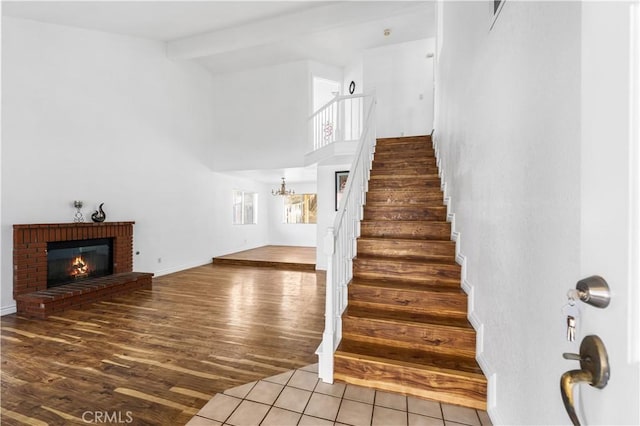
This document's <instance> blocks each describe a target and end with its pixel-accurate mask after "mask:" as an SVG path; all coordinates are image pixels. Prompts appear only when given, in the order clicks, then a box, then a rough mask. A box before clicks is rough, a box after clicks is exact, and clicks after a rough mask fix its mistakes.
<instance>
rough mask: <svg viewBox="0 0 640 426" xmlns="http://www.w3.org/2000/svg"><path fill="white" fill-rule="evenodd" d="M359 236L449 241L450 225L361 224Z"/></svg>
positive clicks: (409, 223)
mask: <svg viewBox="0 0 640 426" xmlns="http://www.w3.org/2000/svg"><path fill="white" fill-rule="evenodd" d="M360 235H361V236H363V237H374V238H424V239H430V240H449V239H450V238H451V224H450V223H429V222H416V223H412V222H389V221H387V222H384V221H381V222H362V223H361V224H360Z"/></svg>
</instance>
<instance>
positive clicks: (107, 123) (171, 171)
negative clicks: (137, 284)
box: [0, 18, 267, 313]
mask: <svg viewBox="0 0 640 426" xmlns="http://www.w3.org/2000/svg"><path fill="white" fill-rule="evenodd" d="M2 24H3V25H2V124H3V126H2V247H1V252H2V255H1V256H2V271H1V274H0V278H1V281H2V282H1V287H0V288H1V292H0V296H1V298H2V301H1V306H2V313H7V312H10V311H11V310H12V309H13V307H14V306H15V305H14V301H13V300H12V281H13V279H12V264H13V259H12V255H11V253H12V240H13V238H12V225H13V224H17V223H44V222H70V221H72V218H73V214H74V209H73V207H72V205H71V203H72V201H73V200H77V199H80V200H83V201H84V202H85V203H86V204H85V206H86V207H85V209H84V212H85V215H86V216H87V218H88V217H89V216H90V213H91V211H92V210H93V209H94V208H95V207H96V205H97V204H98V203H99V202H104V203H105V206H104V208H105V211H106V213H107V220H108V221H120V220H122V221H127V220H135V221H136V225H135V228H134V232H135V236H134V249H135V250H137V251H140V255H138V256H134V268H135V270H137V271H147V272H155V273H167V272H171V271H175V270H179V269H183V268H187V267H190V266H194V265H198V264H203V263H207V262H209V261H210V260H211V256H213V255H216V254H219V253H221V252H224V251H226V248H229V249H231V248H235V247H236V246H238V247H240V246H241V245H244V246H245V247H247V248H249V247H250V246H252V245H254V244H256V245H257V244H258V243H262V242H264V241H266V238H267V237H266V236H267V234H266V228H265V229H264V230H263V231H262V232H254V233H252V234H247V235H245V236H243V237H241V241H240V242H238V241H232V240H230V234H231V233H230V232H227V231H223V230H222V227H223V226H222V225H220V223H223V222H221V221H223V220H227V218H228V220H229V222H230V220H231V219H230V217H231V213H229V212H230V210H231V207H230V204H231V203H230V198H231V195H230V191H231V189H233V187H234V186H235V182H233V181H232V180H230V179H222V180H221V179H220V178H219V177H216V175H214V174H213V173H212V172H211V171H210V169H209V166H208V164H207V162H208V161H207V159H208V158H210V156H211V150H210V144H211V142H212V140H213V137H214V129H213V127H212V124H211V122H212V120H211V118H212V117H213V115H214V114H215V108H214V105H213V102H212V99H213V98H214V97H215V93H214V90H213V89H214V85H213V81H212V77H211V76H210V75H209V74H208V73H207V72H206V71H205V70H204V69H202V68H201V67H200V66H198V65H195V64H192V63H187V62H180V61H169V60H167V59H166V57H165V51H164V45H163V44H162V43H158V42H153V41H147V40H141V39H135V38H130V37H122V36H116V35H109V34H106V33H101V32H94V31H86V30H82V29H77V28H70V27H63V26H57V25H49V24H42V23H37V22H34V21H26V20H19V19H12V18H3V20H2ZM225 192H228V193H229V199H228V200H226V201H225V200H224V196H223V195H221V194H223V193H225ZM223 203H228V205H229V207H227V206H226V205H224V204H223ZM226 210H229V212H227V211H226ZM233 235H236V234H233ZM239 238H240V237H239ZM245 240H246V242H245ZM241 243H242V244H241ZM158 258H161V259H162V262H161V263H158Z"/></svg>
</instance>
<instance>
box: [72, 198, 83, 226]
mask: <svg viewBox="0 0 640 426" xmlns="http://www.w3.org/2000/svg"><path fill="white" fill-rule="evenodd" d="M83 205H84V203H83V202H82V201H79V200H76V201H74V202H73V207H75V208H76V214H75V215H74V217H73V221H74V222H76V223H79V222H84V215H83V214H82V211H81V210H80V209H82V206H83Z"/></svg>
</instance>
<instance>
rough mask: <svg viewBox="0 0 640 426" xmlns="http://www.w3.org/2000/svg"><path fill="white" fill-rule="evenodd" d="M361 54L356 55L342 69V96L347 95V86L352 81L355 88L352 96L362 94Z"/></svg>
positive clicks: (362, 71)
mask: <svg viewBox="0 0 640 426" xmlns="http://www.w3.org/2000/svg"><path fill="white" fill-rule="evenodd" d="M363 66H364V64H363V59H362V54H359V55H356V56H355V57H354V59H353V61H351V62H350V63H349V64H347V65H346V66H345V67H344V71H343V73H344V78H343V80H342V90H343V92H342V94H343V95H348V94H349V84H351V82H352V81H353V82H354V83H355V84H356V88H355V90H354V91H353V94H354V95H355V94H358V93H364V75H363V73H364V70H363Z"/></svg>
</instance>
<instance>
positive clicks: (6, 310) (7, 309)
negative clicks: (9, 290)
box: [0, 304, 17, 316]
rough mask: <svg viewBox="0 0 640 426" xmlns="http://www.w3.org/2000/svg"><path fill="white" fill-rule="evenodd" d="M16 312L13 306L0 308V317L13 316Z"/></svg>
mask: <svg viewBox="0 0 640 426" xmlns="http://www.w3.org/2000/svg"><path fill="white" fill-rule="evenodd" d="M16 310H17V308H16V305H15V304H13V305H9V306H3V307H2V308H0V316H5V315H10V314H15V313H16Z"/></svg>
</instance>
